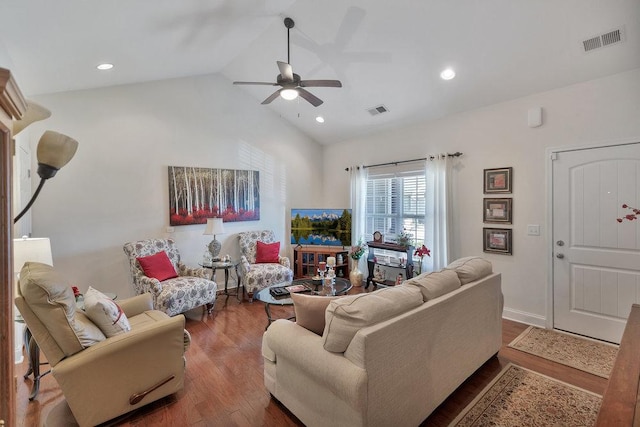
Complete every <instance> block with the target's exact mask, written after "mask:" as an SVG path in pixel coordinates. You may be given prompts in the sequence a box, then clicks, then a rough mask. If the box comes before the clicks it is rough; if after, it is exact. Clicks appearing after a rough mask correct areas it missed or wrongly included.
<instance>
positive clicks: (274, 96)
mask: <svg viewBox="0 0 640 427" xmlns="http://www.w3.org/2000/svg"><path fill="white" fill-rule="evenodd" d="M281 90H282V89H278V90H277V91H275V92H273V93H272V94H271V95H270V96H269V97H268V98H267V99H265V100H264V101H262V105H266V104H271V101H273V100H274V99H276V98H277V97H279V96H280V91H281Z"/></svg>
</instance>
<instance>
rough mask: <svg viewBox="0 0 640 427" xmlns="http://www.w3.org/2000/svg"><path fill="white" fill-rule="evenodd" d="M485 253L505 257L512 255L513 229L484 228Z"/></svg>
mask: <svg viewBox="0 0 640 427" xmlns="http://www.w3.org/2000/svg"><path fill="white" fill-rule="evenodd" d="M482 230H483V232H484V249H483V250H484V252H491V253H497V254H504V255H512V254H513V250H512V248H511V229H509V228H483V229H482Z"/></svg>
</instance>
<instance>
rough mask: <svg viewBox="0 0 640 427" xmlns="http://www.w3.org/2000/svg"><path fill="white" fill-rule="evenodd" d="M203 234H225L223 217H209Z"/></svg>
mask: <svg viewBox="0 0 640 427" xmlns="http://www.w3.org/2000/svg"><path fill="white" fill-rule="evenodd" d="M202 234H213V235H216V234H224V224H223V223H222V218H207V226H206V228H205V229H204V233H202Z"/></svg>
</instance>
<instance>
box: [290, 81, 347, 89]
mask: <svg viewBox="0 0 640 427" xmlns="http://www.w3.org/2000/svg"><path fill="white" fill-rule="evenodd" d="M300 86H301V87H342V83H340V80H301V81H300Z"/></svg>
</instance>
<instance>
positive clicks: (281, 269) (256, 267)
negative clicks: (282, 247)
mask: <svg viewBox="0 0 640 427" xmlns="http://www.w3.org/2000/svg"><path fill="white" fill-rule="evenodd" d="M238 236H239V240H240V253H241V257H240V266H241V272H242V282H243V286H244V289H245V292H247V295H248V296H249V300H253V294H254V293H255V292H257V291H259V290H260V289H264V288H266V287H267V286H270V285H275V284H276V283H283V282H291V281H292V280H293V271H292V270H291V264H290V262H289V258H287V257H282V256H278V263H259V264H256V253H257V242H258V241H260V242H262V243H274V242H275V241H276V238H275V235H274V233H273V231H271V230H258V231H245V232H242V233H238Z"/></svg>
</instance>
